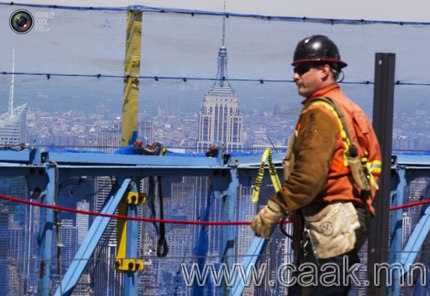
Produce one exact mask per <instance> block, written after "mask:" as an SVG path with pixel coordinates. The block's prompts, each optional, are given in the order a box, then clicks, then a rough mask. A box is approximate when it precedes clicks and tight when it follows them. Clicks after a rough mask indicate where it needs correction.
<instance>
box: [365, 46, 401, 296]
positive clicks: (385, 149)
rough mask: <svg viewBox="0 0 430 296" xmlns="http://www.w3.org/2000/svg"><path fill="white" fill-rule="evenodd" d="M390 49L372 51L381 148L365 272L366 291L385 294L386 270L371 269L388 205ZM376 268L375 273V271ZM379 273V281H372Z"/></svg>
mask: <svg viewBox="0 0 430 296" xmlns="http://www.w3.org/2000/svg"><path fill="white" fill-rule="evenodd" d="M395 61H396V56H395V54H394V53H376V55H375V86H374V87H375V88H374V93H373V128H374V129H375V133H376V136H377V137H378V140H379V144H380V146H381V152H382V172H381V179H380V182H379V191H378V193H377V195H376V198H375V201H374V203H373V204H374V207H375V211H376V214H375V217H374V218H373V219H372V220H371V222H370V229H369V249H368V264H367V274H368V277H369V278H368V279H369V281H370V287H369V295H372V296H385V295H387V287H386V280H385V278H386V274H385V273H384V272H380V273H379V274H378V271H377V270H375V269H374V268H375V266H377V265H378V263H387V262H388V260H387V255H388V254H387V253H388V249H389V247H388V236H389V233H390V226H389V219H390V216H389V207H390V191H391V149H392V139H393V110H394V70H395ZM375 271H376V273H375ZM375 277H379V279H380V283H379V285H378V286H377V285H375V282H374V281H375Z"/></svg>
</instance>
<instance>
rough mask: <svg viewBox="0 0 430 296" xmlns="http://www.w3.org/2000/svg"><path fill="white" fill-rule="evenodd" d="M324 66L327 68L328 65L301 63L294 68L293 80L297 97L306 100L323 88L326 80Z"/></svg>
mask: <svg viewBox="0 0 430 296" xmlns="http://www.w3.org/2000/svg"><path fill="white" fill-rule="evenodd" d="M326 66H327V67H328V65H317V64H311V63H303V64H298V65H296V66H295V67H294V74H293V79H294V81H295V82H296V85H297V92H298V93H299V95H301V96H302V97H306V98H307V97H309V96H310V95H312V94H313V93H314V92H316V91H317V90H319V89H321V88H322V87H323V83H324V81H325V80H326V78H327V76H326V73H325V72H326V71H325V70H326V69H325V67H326Z"/></svg>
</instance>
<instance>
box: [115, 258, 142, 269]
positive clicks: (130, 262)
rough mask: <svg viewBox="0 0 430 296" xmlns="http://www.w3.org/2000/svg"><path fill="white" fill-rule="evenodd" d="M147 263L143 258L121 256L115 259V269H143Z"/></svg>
mask: <svg viewBox="0 0 430 296" xmlns="http://www.w3.org/2000/svg"><path fill="white" fill-rule="evenodd" d="M144 266H145V264H144V263H143V260H141V259H127V258H120V259H116V260H115V269H116V271H119V272H126V271H132V272H135V271H142V270H143V268H144Z"/></svg>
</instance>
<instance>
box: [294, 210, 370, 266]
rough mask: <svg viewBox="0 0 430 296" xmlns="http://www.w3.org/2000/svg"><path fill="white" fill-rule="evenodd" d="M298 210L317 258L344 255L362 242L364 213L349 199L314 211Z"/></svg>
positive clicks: (364, 221)
mask: <svg viewBox="0 0 430 296" xmlns="http://www.w3.org/2000/svg"><path fill="white" fill-rule="evenodd" d="M358 210H360V213H359V212H358ZM302 213H303V217H304V220H305V232H307V235H308V236H309V239H310V242H311V245H312V250H313V253H314V255H315V257H316V258H317V259H325V258H331V257H336V256H339V255H342V254H345V253H347V252H349V251H351V250H353V249H354V248H358V247H359V246H361V244H362V242H363V241H364V237H365V235H363V234H362V233H364V232H365V231H366V213H365V211H364V209H356V207H355V206H354V204H353V203H352V202H333V203H330V204H328V205H326V206H325V207H323V208H322V209H321V210H320V211H318V212H317V213H315V211H312V210H311V209H309V208H308V209H306V208H304V209H302Z"/></svg>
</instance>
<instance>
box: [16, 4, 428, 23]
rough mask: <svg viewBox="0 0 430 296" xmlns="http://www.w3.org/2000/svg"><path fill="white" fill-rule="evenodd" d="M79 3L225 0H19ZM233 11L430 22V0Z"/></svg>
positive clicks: (233, 8) (237, 8)
mask: <svg viewBox="0 0 430 296" xmlns="http://www.w3.org/2000/svg"><path fill="white" fill-rule="evenodd" d="M14 2H15V3H43V4H48V3H49V4H65V5H78V6H91V5H92V6H127V5H147V6H154V7H175V8H186V9H198V10H210V11H222V10H223V0H140V1H139V0H61V1H59V0H27V1H26V0H18V1H14ZM226 8H227V9H226V10H227V11H229V12H238V13H252V14H261V15H278V16H299V17H303V16H306V17H319V18H336V19H367V20H394V21H419V22H430V16H429V13H428V12H429V10H430V1H428V0H409V1H405V0H360V1H349V0H326V1H321V0H318V1H316V0H303V1H292V0H227V1H226Z"/></svg>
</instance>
